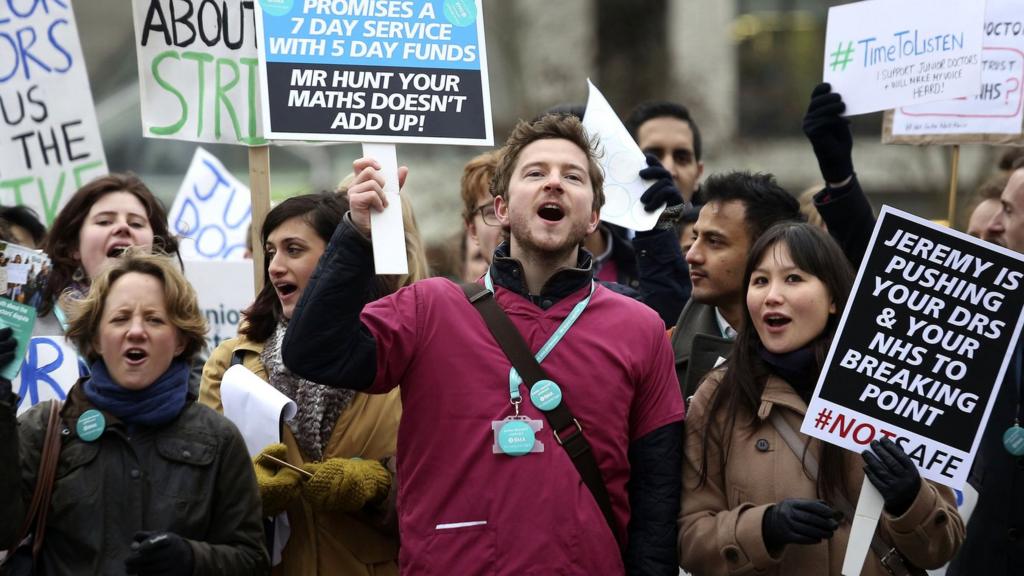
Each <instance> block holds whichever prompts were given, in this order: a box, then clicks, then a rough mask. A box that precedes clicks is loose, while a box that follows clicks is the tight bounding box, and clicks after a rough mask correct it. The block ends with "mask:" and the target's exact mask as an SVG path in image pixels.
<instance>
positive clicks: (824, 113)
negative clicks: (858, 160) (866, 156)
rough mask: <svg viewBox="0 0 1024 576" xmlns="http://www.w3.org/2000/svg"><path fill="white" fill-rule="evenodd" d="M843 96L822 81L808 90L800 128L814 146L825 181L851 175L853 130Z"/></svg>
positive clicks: (839, 179) (833, 182)
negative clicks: (809, 92)
mask: <svg viewBox="0 0 1024 576" xmlns="http://www.w3.org/2000/svg"><path fill="white" fill-rule="evenodd" d="M845 111H846V104H843V97H842V96H840V95H839V94H837V93H835V92H832V86H831V85H830V84H828V83H827V82H826V83H822V84H818V85H817V86H815V87H814V91H813V92H811V103H810V104H809V105H808V106H807V114H806V115H805V116H804V122H803V129H804V134H805V135H806V136H807V139H808V140H810V141H811V147H812V148H814V156H815V157H816V158H817V159H818V168H820V169H821V176H822V177H823V178H824V179H825V182H828V183H830V184H839V183H840V182H843V181H844V180H846V179H847V178H849V177H850V176H852V175H853V133H851V132H850V121H849V120H848V119H846V118H844V117H843V116H842V113H843V112H845Z"/></svg>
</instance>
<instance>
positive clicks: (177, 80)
mask: <svg viewBox="0 0 1024 576" xmlns="http://www.w3.org/2000/svg"><path fill="white" fill-rule="evenodd" d="M132 14H133V16H134V22H135V53H136V55H137V56H138V63H139V89H140V91H141V100H142V135H143V136H146V137H149V138H171V139H174V140H189V141H192V142H210V143H216V144H244V145H249V146H256V145H261V144H266V141H265V140H264V139H263V125H262V117H261V114H260V104H259V98H258V97H257V91H256V82H257V78H258V74H257V73H256V68H257V62H258V60H257V58H256V26H255V8H254V7H253V1H252V0H218V1H217V2H211V1H209V0H132Z"/></svg>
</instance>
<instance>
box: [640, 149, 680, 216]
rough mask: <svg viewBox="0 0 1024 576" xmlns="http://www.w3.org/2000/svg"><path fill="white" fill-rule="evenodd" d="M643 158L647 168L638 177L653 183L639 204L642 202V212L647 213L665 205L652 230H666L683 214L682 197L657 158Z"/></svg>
mask: <svg viewBox="0 0 1024 576" xmlns="http://www.w3.org/2000/svg"><path fill="white" fill-rule="evenodd" d="M644 157H645V158H647V168H644V169H643V170H641V171H640V177H641V178H643V179H644V180H654V181H655V182H654V184H651V185H650V187H649V188H647V190H645V191H644V193H643V195H642V196H640V202H643V205H644V210H646V211H648V212H654V211H655V210H657V209H658V208H661V206H662V205H665V211H664V212H662V213H661V215H660V216H658V223H657V224H655V225H654V229H655V230H667V229H669V228H671V227H672V226H674V225H675V223H676V221H677V220H679V217H680V216H681V215H682V214H683V209H684V208H685V207H686V205H685V202H683V195H682V194H681V193H680V192H679V188H676V182H675V180H673V179H672V174H671V173H670V172H669V171H668V170H666V169H665V167H664V166H662V165H661V162H659V161H658V157H657V156H655V155H654V154H644Z"/></svg>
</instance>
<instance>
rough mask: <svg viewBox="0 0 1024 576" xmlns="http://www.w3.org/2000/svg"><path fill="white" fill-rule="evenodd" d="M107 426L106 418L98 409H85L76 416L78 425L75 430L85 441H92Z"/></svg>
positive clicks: (100, 434)
mask: <svg viewBox="0 0 1024 576" xmlns="http://www.w3.org/2000/svg"><path fill="white" fill-rule="evenodd" d="M106 428H107V420H106V418H104V417H103V413H102V412H100V411H99V410H86V411H85V413H84V414H82V415H81V416H79V417H78V425H77V426H75V431H76V432H77V433H78V437H79V438H81V439H82V440H85V441H86V442H92V441H94V440H96V439H97V438H99V437H100V436H102V435H103V431H104V430H105V429H106Z"/></svg>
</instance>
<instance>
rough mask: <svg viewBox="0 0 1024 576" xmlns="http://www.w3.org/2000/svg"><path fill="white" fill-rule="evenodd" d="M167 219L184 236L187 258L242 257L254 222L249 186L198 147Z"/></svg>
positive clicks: (183, 250) (184, 254)
mask: <svg viewBox="0 0 1024 576" xmlns="http://www.w3.org/2000/svg"><path fill="white" fill-rule="evenodd" d="M167 219H168V222H170V223H171V232H172V233H173V234H176V235H178V236H180V237H181V242H180V246H179V252H180V253H181V257H182V258H183V259H185V260H227V259H232V258H234V259H241V258H243V257H244V256H245V247H246V236H247V235H248V232H249V223H250V222H252V198H251V197H250V195H249V188H248V187H246V186H245V184H242V183H241V182H240V181H239V180H238V179H237V178H235V177H234V176H232V175H231V173H230V172H228V170H227V168H225V167H224V165H223V164H221V162H220V160H217V157H216V156H214V155H213V154H210V153H209V152H207V151H206V150H204V149H202V148H196V153H195V155H194V156H193V157H192V164H191V165H189V167H188V172H187V173H185V180H184V181H182V183H181V188H178V195H177V196H175V197H174V204H173V205H172V206H171V211H170V213H169V214H168V217H167Z"/></svg>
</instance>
